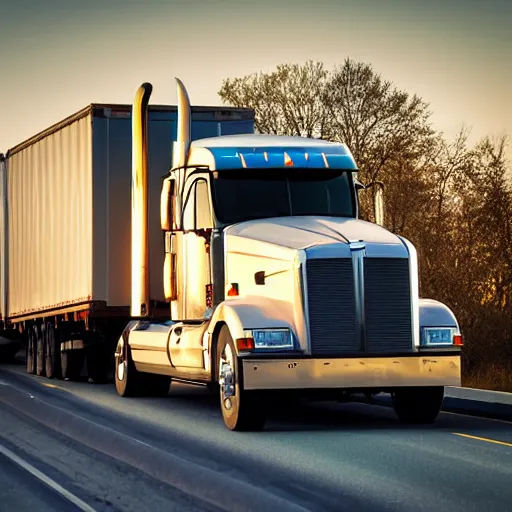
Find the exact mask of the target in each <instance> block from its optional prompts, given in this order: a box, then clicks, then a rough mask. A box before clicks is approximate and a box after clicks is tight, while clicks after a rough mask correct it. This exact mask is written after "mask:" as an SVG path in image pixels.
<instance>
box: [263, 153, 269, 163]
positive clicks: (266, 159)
mask: <svg viewBox="0 0 512 512" xmlns="http://www.w3.org/2000/svg"><path fill="white" fill-rule="evenodd" d="M263 156H264V158H265V161H266V162H268V153H267V152H266V151H264V152H263Z"/></svg>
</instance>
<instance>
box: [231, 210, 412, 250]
mask: <svg viewBox="0 0 512 512" xmlns="http://www.w3.org/2000/svg"><path fill="white" fill-rule="evenodd" d="M226 234H227V235H230V236H235V237H239V238H242V239H244V240H254V241H257V242H263V243H265V244H272V245H274V246H279V247H282V248H287V249H292V250H299V249H302V250H306V251H307V252H308V255H309V256H310V257H322V256H323V255H326V254H327V252H329V253H330V254H332V250H333V248H335V247H337V248H340V249H342V247H345V250H344V251H342V252H343V254H344V253H346V251H347V250H348V244H349V243H350V242H352V241H361V242H364V243H365V244H366V252H367V255H368V256H374V257H379V256H383V257H386V256H388V257H389V256H396V257H406V256H407V254H408V253H407V249H406V247H405V245H404V244H403V242H402V241H401V240H400V238H399V237H398V236H396V235H394V234H393V233H391V232H389V231H388V230H386V229H384V228H383V227H381V226H378V225H377V224H372V223H370V222H366V221H363V220H358V219H349V218H338V217H277V218H272V219H261V220H251V221H247V222H241V223H239V224H235V225H234V226H230V227H229V228H227V230H226ZM347 254H348V253H347ZM340 255H341V254H340Z"/></svg>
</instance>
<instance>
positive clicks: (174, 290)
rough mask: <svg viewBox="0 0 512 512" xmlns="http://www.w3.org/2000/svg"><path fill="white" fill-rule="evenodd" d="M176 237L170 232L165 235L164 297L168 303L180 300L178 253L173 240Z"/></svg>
mask: <svg viewBox="0 0 512 512" xmlns="http://www.w3.org/2000/svg"><path fill="white" fill-rule="evenodd" d="M175 236H176V235H174V234H173V233H170V232H169V231H168V232H167V233H165V260H164V275H163V278H164V283H163V284H164V296H165V300H166V302H171V301H173V300H176V299H177V298H178V287H177V282H176V253H175V252H174V251H175V248H174V243H173V238H174V237H175Z"/></svg>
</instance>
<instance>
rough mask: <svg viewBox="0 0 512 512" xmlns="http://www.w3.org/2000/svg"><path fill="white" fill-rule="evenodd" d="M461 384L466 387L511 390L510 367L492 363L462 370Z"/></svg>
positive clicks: (511, 376) (511, 370)
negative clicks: (482, 366)
mask: <svg viewBox="0 0 512 512" xmlns="http://www.w3.org/2000/svg"><path fill="white" fill-rule="evenodd" d="M462 385H463V386H464V387H468V388H477V389H488V390H492V391H507V392H509V393H510V392H512V368H506V367H504V366H500V365H496V364H492V365H489V366H486V367H484V368H476V369H472V370H466V371H463V372H462Z"/></svg>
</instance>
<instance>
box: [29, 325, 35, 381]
mask: <svg viewBox="0 0 512 512" xmlns="http://www.w3.org/2000/svg"><path fill="white" fill-rule="evenodd" d="M35 339H36V338H35V332H34V326H30V327H29V328H28V329H27V373H31V374H34V373H36V342H35Z"/></svg>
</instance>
